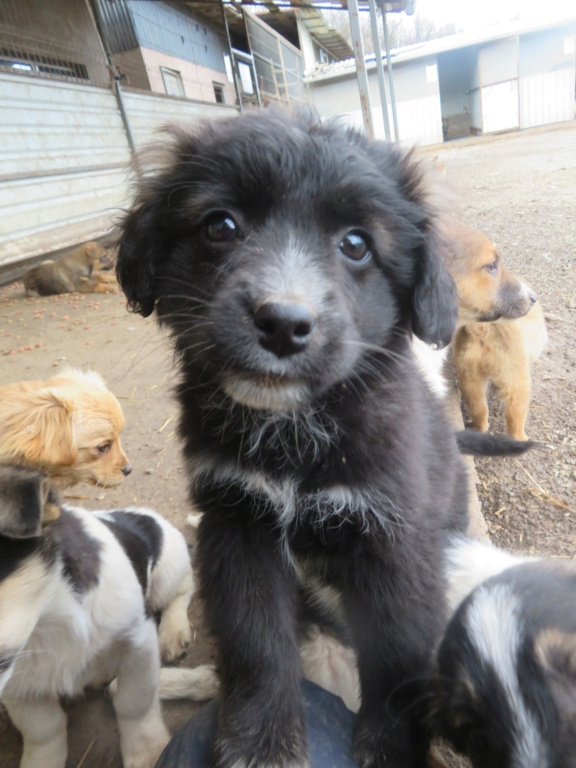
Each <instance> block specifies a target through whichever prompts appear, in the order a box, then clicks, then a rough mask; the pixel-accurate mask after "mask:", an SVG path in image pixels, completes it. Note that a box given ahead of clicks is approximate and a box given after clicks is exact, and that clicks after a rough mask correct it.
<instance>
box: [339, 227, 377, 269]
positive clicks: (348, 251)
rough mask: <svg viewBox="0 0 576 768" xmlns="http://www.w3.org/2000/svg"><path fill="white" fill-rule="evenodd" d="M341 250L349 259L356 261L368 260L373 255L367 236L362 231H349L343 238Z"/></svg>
mask: <svg viewBox="0 0 576 768" xmlns="http://www.w3.org/2000/svg"><path fill="white" fill-rule="evenodd" d="M340 251H341V252H342V253H343V254H344V256H346V258H347V259H350V260H351V261H355V262H356V263H360V262H363V261H368V259H369V258H370V257H371V256H372V253H371V251H370V248H369V246H368V243H367V242H366V238H365V237H364V235H362V234H360V232H348V234H347V235H345V236H344V237H343V238H342V241H341V243H340Z"/></svg>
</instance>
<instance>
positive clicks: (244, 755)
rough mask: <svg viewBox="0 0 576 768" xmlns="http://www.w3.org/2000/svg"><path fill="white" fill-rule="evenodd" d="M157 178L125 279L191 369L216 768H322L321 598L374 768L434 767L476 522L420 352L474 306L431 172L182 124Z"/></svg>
mask: <svg viewBox="0 0 576 768" xmlns="http://www.w3.org/2000/svg"><path fill="white" fill-rule="evenodd" d="M146 162H147V161H146V157H145V156H144V157H142V158H141V164H142V167H143V176H142V179H141V181H140V183H139V185H138V189H137V196H136V200H135V202H134V205H133V207H132V210H131V211H130V212H129V213H128V215H127V216H126V218H125V220H124V222H123V233H122V237H121V242H120V249H119V256H118V266H117V273H118V278H119V280H120V282H121V284H122V287H123V289H124V291H125V293H126V296H127V298H128V303H129V306H130V307H131V308H133V309H134V310H136V311H138V312H140V313H142V314H143V315H145V316H147V315H149V314H150V313H151V312H152V311H153V310H154V309H155V310H156V314H157V316H158V319H159V321H160V322H161V323H162V324H164V325H166V326H167V327H168V328H169V329H170V330H171V331H172V334H173V337H174V340H175V346H176V350H177V353H178V356H179V361H180V368H181V373H182V380H181V383H180V385H179V388H178V396H179V400H180V404H181V408H182V416H181V421H180V434H181V436H182V438H183V440H184V451H185V455H186V457H187V459H188V470H189V474H190V485H191V489H192V498H193V500H194V502H195V504H197V505H198V507H199V508H200V509H201V510H203V511H204V513H205V514H204V515H203V517H202V522H201V523H200V529H199V540H198V565H199V576H200V584H201V589H202V593H203V597H204V600H205V607H206V614H207V619H208V622H209V626H210V628H211V630H212V632H213V633H214V634H215V636H216V638H217V642H218V646H219V651H220V663H221V675H222V699H221V702H220V711H219V723H218V733H217V738H216V742H215V746H214V751H213V757H212V764H213V765H215V766H230V767H231V766H234V767H235V768H240V767H244V766H258V767H259V768H264V766H291V767H295V766H306V765H307V764H308V763H307V748H306V736H305V732H304V718H303V709H302V703H301V699H300V693H299V677H300V663H299V658H298V643H297V618H296V617H297V613H298V604H299V598H300V595H301V594H303V595H304V596H305V597H306V598H307V599H308V600H310V601H312V602H314V603H316V604H317V605H320V606H322V607H323V608H324V609H325V610H327V611H330V612H331V613H332V614H333V615H334V616H335V617H336V618H337V619H338V620H339V621H342V622H345V623H346V624H347V625H348V626H349V629H350V632H351V637H352V640H353V643H354V645H355V648H356V650H357V654H358V658H359V671H360V679H361V687H362V706H361V709H360V711H359V714H358V718H357V724H356V732H355V756H356V759H357V761H358V763H359V765H360V766H384V765H386V766H387V768H394V767H395V766H398V767H400V766H402V768H409V767H410V766H421V765H424V762H425V755H426V749H427V743H426V737H425V735H424V733H423V731H422V730H421V727H420V725H419V722H418V720H417V718H416V717H415V714H414V706H413V704H414V702H415V700H416V699H417V698H418V697H419V696H420V694H421V691H422V685H423V680H424V678H426V676H427V675H428V674H429V672H430V665H431V654H432V651H433V648H434V645H435V642H436V641H437V639H438V638H439V635H440V633H441V631H442V629H443V626H444V620H445V604H444V603H445V600H444V593H445V589H444V576H443V575H442V574H443V569H442V557H443V555H442V552H443V539H444V532H445V531H446V530H448V529H454V530H463V529H464V528H465V527H466V523H467V521H466V509H467V497H466V478H465V469H464V466H463V464H462V461H461V459H460V456H459V454H458V448H457V444H456V440H455V439H454V433H453V430H452V429H451V427H450V426H449V424H448V422H447V420H446V419H445V417H444V415H443V413H442V410H441V408H440V407H439V405H438V404H437V402H436V401H435V399H434V396H433V395H432V394H431V392H430V391H429V390H428V389H427V387H426V386H425V384H424V383H423V381H422V378H421V376H420V374H419V373H418V370H417V368H416V366H415V364H414V362H413V359H412V353H411V349H410V338H411V335H412V333H415V334H416V335H417V336H419V337H420V338H421V339H423V340H425V341H427V342H433V343H436V344H437V345H439V346H443V345H445V344H446V343H447V342H448V341H449V339H450V337H451V334H452V332H453V329H454V326H455V321H456V312H457V307H456V297H455V289H454V284H453V281H452V279H451V278H450V276H449V275H448V273H447V272H446V270H445V268H444V266H443V264H442V261H441V259H440V258H439V257H438V254H437V249H438V247H439V242H440V241H439V235H438V233H437V232H436V230H435V227H434V220H433V217H432V215H431V212H430V211H429V209H428V207H427V204H426V201H425V199H424V193H423V191H422V184H421V175H420V171H419V169H418V166H417V165H416V163H415V162H414V161H413V159H411V158H410V157H406V156H405V155H404V154H403V153H401V152H400V151H399V150H398V149H397V148H395V147H392V146H390V145H387V144H384V143H380V142H370V141H368V140H367V139H366V138H365V137H364V136H362V135H361V134H359V133H358V132H355V131H352V130H349V129H346V128H344V127H342V126H339V125H335V124H331V125H330V124H324V125H323V124H320V123H319V122H318V120H317V119H315V118H314V117H313V116H310V115H301V116H299V117H296V118H294V119H291V118H289V117H287V116H286V115H282V114H269V113H257V114H250V115H248V116H246V117H243V118H238V119H236V118H234V119H230V120H221V121H217V122H214V123H204V124H202V125H200V126H198V127H197V128H196V129H194V130H190V131H185V130H181V129H176V128H174V129H171V130H170V132H169V134H168V136H167V140H166V142H164V143H163V144H161V145H159V147H158V148H157V150H156V152H155V153H154V152H152V153H151V154H150V155H149V157H148V167H147V166H146ZM480 440H482V438H480ZM464 442H465V443H466V444H467V446H465V447H467V448H470V447H471V446H470V444H469V443H472V442H474V439H471V438H470V437H467V438H465V439H464ZM523 447H525V446H524V445H523ZM488 450H490V447H489V448H488ZM500 450H501V446H500Z"/></svg>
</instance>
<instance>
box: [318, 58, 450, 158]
mask: <svg viewBox="0 0 576 768" xmlns="http://www.w3.org/2000/svg"><path fill="white" fill-rule="evenodd" d="M368 85H369V88H370V103H371V106H372V116H373V119H374V130H375V133H376V136H377V137H378V138H382V139H383V138H384V137H385V132H384V120H383V117H382V109H381V107H380V91H379V88H378V80H377V75H376V71H375V69H374V68H370V70H369V72H368ZM394 88H395V92H396V112H397V115H398V131H399V134H400V142H401V143H402V144H404V145H405V146H413V145H415V144H419V145H426V144H436V143H440V142H442V118H441V112H440V89H439V85H438V69H437V66H436V60H435V57H433V56H429V57H426V58H422V59H416V60H414V61H410V62H405V63H402V64H396V65H395V66H394ZM308 91H309V96H310V101H311V103H312V104H313V106H314V107H315V108H316V109H317V110H318V113H319V114H320V115H321V116H322V117H330V116H333V115H340V116H343V117H344V118H345V119H346V120H347V121H348V122H349V123H351V124H353V125H356V126H358V127H361V126H362V124H363V121H362V110H361V105H360V96H359V93H358V82H357V80H356V73H355V72H354V71H352V72H350V71H349V72H347V73H346V74H344V76H343V77H341V78H335V79H330V80H325V81H322V80H315V81H314V80H311V81H309V82H308ZM387 92H388V91H387ZM388 117H389V120H390V123H391V122H392V113H391V107H390V103H388Z"/></svg>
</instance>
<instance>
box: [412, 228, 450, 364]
mask: <svg viewBox="0 0 576 768" xmlns="http://www.w3.org/2000/svg"><path fill="white" fill-rule="evenodd" d="M439 243H441V239H440V235H439V234H437V233H436V232H433V231H429V232H428V233H427V234H426V235H425V243H424V246H423V248H422V249H421V258H420V260H419V263H418V264H417V267H416V269H417V272H416V281H415V286H414V292H413V294H412V330H413V331H414V333H415V334H416V336H418V338H419V339H422V341H425V342H426V343H427V344H433V345H434V346H436V347H437V348H438V349H441V348H442V347H445V346H446V345H447V344H448V343H449V342H450V340H451V338H452V336H453V334H454V331H455V330H456V320H457V317H458V298H457V293H456V284H455V282H454V280H453V278H452V275H451V274H450V273H449V272H448V269H447V268H446V265H445V264H444V261H443V259H442V258H441V256H440V255H439V252H438V251H439Z"/></svg>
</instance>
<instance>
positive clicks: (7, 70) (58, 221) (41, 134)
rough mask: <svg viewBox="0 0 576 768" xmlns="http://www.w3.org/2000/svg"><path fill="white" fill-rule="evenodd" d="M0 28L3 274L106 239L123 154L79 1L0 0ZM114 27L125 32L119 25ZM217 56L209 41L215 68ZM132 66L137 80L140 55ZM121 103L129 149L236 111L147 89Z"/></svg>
mask: <svg viewBox="0 0 576 768" xmlns="http://www.w3.org/2000/svg"><path fill="white" fill-rule="evenodd" d="M137 4H138V5H141V3H137ZM122 6H123V7H124V5H123V4H122ZM116 10H118V9H116ZM156 10H158V9H156ZM0 21H2V22H3V26H2V27H1V28H0V50H2V51H4V58H2V57H0V268H2V270H3V274H6V273H7V267H8V266H9V265H17V264H18V262H22V261H25V260H26V259H30V258H33V257H34V258H35V257H37V256H41V255H42V254H44V253H47V252H51V251H53V250H58V249H63V248H66V247H69V246H73V245H75V244H77V243H78V242H82V241H85V240H87V239H91V238H94V237H97V236H100V235H102V234H104V233H106V232H107V231H108V230H109V229H110V227H111V226H112V225H113V223H114V221H115V219H116V218H117V216H118V213H119V212H120V210H121V208H122V207H123V206H125V205H126V203H127V201H128V195H129V186H128V167H129V162H130V150H129V143H128V140H127V136H126V133H125V129H124V124H123V121H122V118H121V114H120V111H119V104H118V101H117V99H116V96H115V94H114V92H113V91H112V89H111V78H110V74H109V72H108V68H107V65H106V58H105V54H104V49H103V47H102V45H101V43H100V40H99V37H98V34H97V31H96V27H95V24H94V20H93V18H92V16H91V14H90V11H89V6H88V4H87V3H86V2H85V0H54V3H50V4H46V3H43V2H42V1H41V0H24V1H22V0H1V2H0ZM124 22H125V24H124V28H125V25H126V24H127V23H128V22H129V19H128V20H127V18H124ZM129 28H130V27H129V24H128V29H129ZM63 30H64V32H63ZM64 33H65V34H64ZM63 34H64V37H63V39H62V41H60V36H61V35H63ZM202 35H204V32H203V31H202ZM122 39H124V38H122ZM124 42H125V40H124ZM213 42H214V41H213V40H212V39H211V44H212V43H213ZM7 50H9V52H10V53H9V54H7V53H6V51H7ZM220 54H221V45H220V43H219V44H218V48H217V50H216V52H215V54H214V55H215V57H216V59H218V61H219V62H220V59H221V56H220ZM58 62H60V63H58ZM138 62H139V66H140V68H141V70H142V72H143V73H145V72H146V70H145V67H144V64H143V59H142V57H141V56H140V58H139V59H138ZM56 64H58V66H56ZM48 65H50V67H51V69H50V70H47V69H46V67H47V66H48ZM42 67H44V69H42ZM221 68H222V69H224V62H223V59H222V61H221ZM21 72H26V73H27V74H21ZM78 74H80V75H81V76H80V77H79V76H78ZM144 79H145V78H144ZM123 82H125V81H123ZM99 86H100V87H99ZM210 86H211V84H210ZM210 95H211V96H212V97H213V96H214V93H213V90H212V89H211V94H210ZM124 103H125V108H126V113H127V119H128V122H129V123H130V126H131V130H132V132H133V136H134V139H135V143H136V145H137V146H141V145H142V144H144V143H145V142H146V141H148V140H149V138H150V137H151V135H152V133H153V131H154V130H155V129H156V128H158V127H159V126H161V125H163V124H165V123H167V122H169V121H173V120H177V121H190V120H195V119H198V118H199V117H204V116H208V117H217V116H224V115H226V116H229V115H235V114H237V112H236V109H235V107H233V106H230V107H227V106H223V105H217V104H216V103H215V102H212V103H201V102H194V101H189V100H184V99H173V98H170V97H168V96H158V95H153V94H151V93H150V92H148V93H128V92H126V91H125V92H124Z"/></svg>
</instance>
